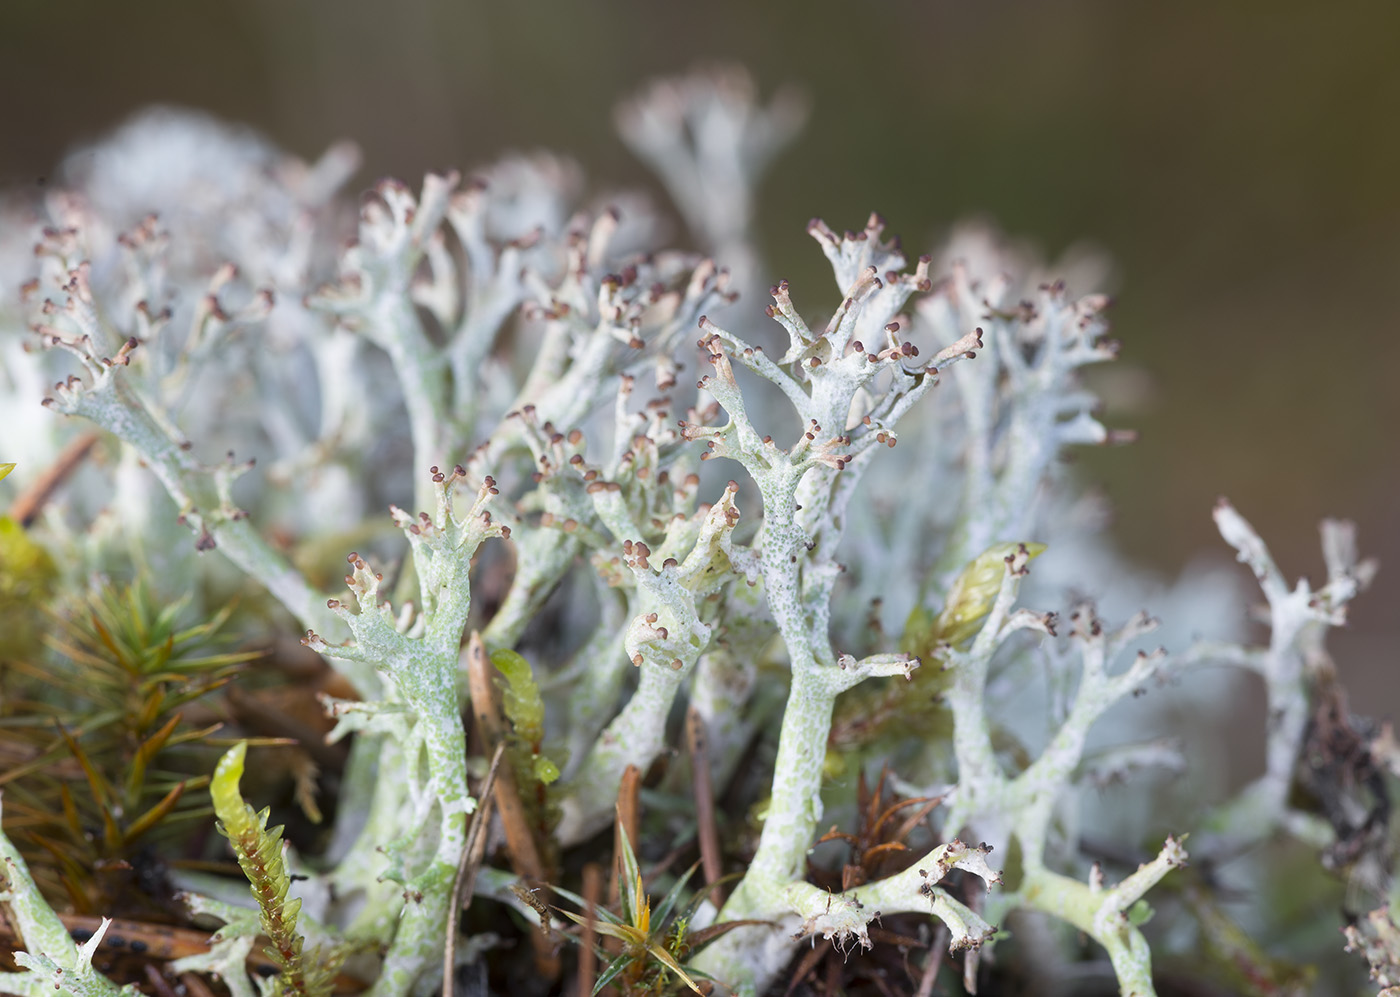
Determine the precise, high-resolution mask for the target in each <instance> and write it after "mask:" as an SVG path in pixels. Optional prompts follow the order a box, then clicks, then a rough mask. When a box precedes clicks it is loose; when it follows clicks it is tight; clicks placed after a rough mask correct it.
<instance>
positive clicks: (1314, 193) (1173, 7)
mask: <svg viewBox="0 0 1400 997" xmlns="http://www.w3.org/2000/svg"><path fill="white" fill-rule="evenodd" d="M1397 53H1400V5H1397V4H1395V3H1393V2H1392V3H1369V4H1368V3H1333V4H1329V3H1309V2H1284V3H1280V2H1272V3H1263V2H1240V3H1219V2H1200V0H1193V2H1187V3H1174V4H1147V3H1131V2H1124V0H1064V2H1041V3H1035V2H1031V0H985V2H981V3H970V2H960V3H805V4H802V5H797V4H757V3H741V2H726V3H692V4H668V5H662V4H643V3H620V2H618V3H601V2H600V3H567V4H566V3H534V4H493V5H479V4H475V3H466V2H454V0H400V2H395V3H371V2H367V0H339V2H322V3H307V2H290V0H242V2H238V3H221V4H220V3H189V2H185V0H160V2H150V0H146V2H140V3H137V2H129V3H96V2H93V3H81V4H78V3H64V2H49V3H37V2H35V3H29V2H18V0H9V2H7V3H5V4H4V6H3V9H0V93H3V95H4V96H3V98H0V101H3V103H0V107H3V117H4V127H3V130H2V131H0V134H3V136H4V141H3V143H0V178H3V182H4V184H5V186H22V185H25V184H34V183H38V182H40V181H41V178H45V177H46V176H47V174H48V172H49V171H50V170H51V169H52V168H53V167H54V165H55V164H56V163H57V162H58V160H59V158H60V157H61V155H62V154H63V152H64V150H65V149H67V148H68V147H69V146H70V145H72V144H73V143H74V142H75V141H78V140H83V139H90V138H93V137H96V136H98V135H100V134H101V133H102V132H103V131H105V130H106V129H108V128H110V127H111V126H113V125H114V124H116V123H117V122H119V121H120V120H122V119H123V118H124V117H125V116H126V115H128V114H130V113H131V112H133V111H135V110H136V109H138V108H140V107H142V106H144V105H146V104H149V103H151V102H163V103H176V104H183V105H187V106H192V107H197V108H203V109H207V110H209V111H212V112H215V113H216V114H219V115H221V116H223V117H226V118H229V119H233V120H237V121H243V122H248V123H250V124H253V125H255V126H257V127H258V128H260V129H261V130H263V131H264V132H266V133H268V134H269V135H270V136H271V137H272V138H274V139H275V140H276V141H277V142H279V143H281V144H282V145H283V146H285V147H287V148H289V149H291V150H293V151H295V152H297V153H299V154H301V155H303V156H308V157H310V156H314V155H316V154H317V153H319V152H320V151H321V150H322V149H323V148H324V147H325V146H326V145H327V144H328V143H329V142H331V141H332V140H334V139H337V138H341V137H349V138H353V139H355V140H356V141H358V142H359V143H360V144H361V146H362V148H363V149H364V151H365V157H366V158H365V169H364V171H363V172H362V174H361V176H360V180H361V181H362V182H363V183H365V184H368V182H370V181H371V180H372V179H374V178H375V177H376V176H379V175H382V174H395V175H398V176H402V177H405V178H408V179H413V178H416V177H417V176H419V175H421V173H422V172H423V171H425V170H427V169H433V168H436V169H442V168H445V167H450V166H457V167H463V168H470V167H471V166H473V165H475V164H479V163H483V162H486V161H488V160H490V159H492V158H494V157H496V156H497V155H499V154H500V153H502V152H503V151H506V150H511V149H529V148H536V147H548V148H551V149H556V150H561V151H565V152H568V153H571V154H573V155H575V156H576V157H577V158H579V159H580V160H581V161H582V163H583V164H584V166H585V167H586V168H587V170H588V172H589V174H590V176H591V178H592V179H593V181H594V182H595V184H598V185H600V186H604V187H616V186H623V185H632V186H636V185H645V186H651V187H653V188H654V186H655V185H654V183H653V181H652V180H651V178H650V177H649V176H648V175H647V174H646V173H645V171H644V170H643V169H642V168H641V166H640V165H639V164H638V163H636V162H635V161H634V160H633V159H632V158H631V157H630V155H629V154H628V153H627V151H626V150H625V149H624V148H623V147H622V145H621V143H620V142H619V141H618V140H617V139H616V138H615V137H614V135H613V130H612V124H611V111H612V107H613V104H614V103H615V101H616V100H617V99H618V98H620V97H622V96H624V95H626V94H628V93H630V92H631V91H633V90H634V89H635V88H636V87H637V86H638V85H639V84H640V83H642V82H643V81H645V80H647V79H648V78H650V77H652V76H655V75H658V74H666V73H675V72H679V71H682V70H685V69H687V68H689V67H691V66H693V65H695V64H697V63H702V62H708V61H716V60H726V61H729V60H732V61H737V62H740V63H742V64H743V65H745V66H747V67H748V68H749V69H750V70H751V71H752V72H753V73H754V74H755V75H756V77H757V78H758V79H759V81H760V83H761V85H762V87H763V90H764V92H765V93H767V92H770V91H771V90H772V89H773V88H774V87H776V86H777V85H780V84H783V83H795V84H797V85H799V86H800V87H801V88H803V89H804V90H805V91H806V92H807V94H808V95H809V97H810V98H811V101H812V109H813V114H812V119H811V121H810V123H809V126H808V129H807V131H806V132H805V134H804V136H803V138H802V139H801V140H800V142H799V143H798V144H797V145H796V146H795V147H794V148H792V149H791V150H790V151H789V152H788V153H787V154H786V155H785V156H784V157H783V158H782V159H781V160H780V161H779V162H778V164H777V165H776V167H775V168H774V170H773V171H772V173H771V174H770V177H769V181H768V183H767V186H766V190H765V194H764V196H763V198H762V200H761V205H760V219H759V224H760V230H761V236H762V240H763V246H764V249H765V252H766V255H767V258H768V260H769V261H770V262H771V263H772V265H773V266H775V267H776V268H777V270H778V272H779V273H780V274H781V275H783V276H786V277H789V278H791V279H792V280H793V281H794V283H795V284H797V286H798V287H799V289H800V288H801V287H803V286H806V287H808V288H813V289H816V288H820V289H823V293H824V289H825V288H826V284H827V282H828V281H829V276H828V275H827V274H826V273H824V270H825V264H824V262H823V261H822V259H821V257H820V255H819V254H818V253H817V252H816V251H815V249H814V247H813V246H812V245H811V244H810V242H809V240H808V239H807V237H806V236H805V235H804V233H803V226H804V223H805V222H806V220H807V219H808V217H809V216H811V215H814V214H820V215H822V216H823V217H825V218H826V219H827V220H828V221H829V222H831V223H832V225H834V226H835V227H837V228H843V227H858V226H859V224H860V223H861V222H862V221H863V219H864V217H865V214H866V213H867V212H868V211H869V210H870V209H872V208H876V209H878V210H880V211H881V212H882V213H883V214H884V215H885V216H886V217H887V218H888V219H889V220H890V223H891V226H892V228H893V229H894V230H895V231H898V232H900V233H902V234H903V236H904V238H905V243H906V245H907V246H909V247H910V248H915V247H920V248H922V247H925V246H928V247H931V246H932V245H933V241H934V238H935V236H936V235H937V234H938V233H939V232H940V231H943V230H945V229H946V227H947V226H948V225H950V224H951V223H953V222H955V221H957V220H958V219H962V218H965V217H967V216H969V215H978V216H982V217H985V218H987V219H990V220H992V221H994V222H995V223H997V224H998V225H999V226H1001V227H1002V228H1003V229H1005V230H1006V231H1007V232H1009V233H1011V234H1013V235H1016V236H1024V237H1027V238H1029V239H1030V240H1032V241H1033V242H1034V243H1035V244H1037V245H1038V246H1039V247H1040V248H1041V249H1043V250H1044V251H1045V252H1047V253H1048V254H1049V255H1051V256H1052V257H1053V256H1057V255H1058V254H1059V253H1061V252H1062V251H1063V250H1064V249H1065V248H1066V247H1068V246H1070V245H1072V244H1075V243H1079V242H1087V243H1088V244H1089V245H1091V246H1093V247H1095V248H1097V249H1098V250H1100V251H1102V252H1104V253H1106V254H1107V255H1108V256H1109V257H1111V258H1112V260H1113V261H1114V264H1115V269H1116V273H1117V279H1116V282H1115V287H1114V290H1115V293H1116V297H1117V304H1116V306H1115V310H1114V323H1115V333H1116V335H1117V336H1118V337H1120V338H1121V339H1122V340H1123V341H1124V347H1125V348H1124V358H1125V361H1126V362H1127V363H1128V364H1131V365H1133V366H1135V367H1137V368H1140V369H1142V370H1145V371H1148V372H1150V375H1151V381H1150V384H1151V390H1150V391H1148V392H1146V394H1145V395H1144V397H1143V399H1142V400H1141V402H1140V404H1139V405H1137V406H1135V407H1134V408H1133V410H1132V411H1126V410H1124V411H1120V412H1116V413H1115V412H1113V411H1110V413H1109V415H1110V420H1111V421H1113V422H1115V423H1116V424H1118V425H1123V426H1129V425H1130V426H1134V427H1136V428H1138V429H1140V430H1141V432H1142V438H1141V440H1140V442H1138V443H1137V444H1136V445H1134V446H1132V447H1130V448H1127V449H1117V450H1113V451H1096V452H1093V453H1088V454H1085V455H1083V456H1082V458H1081V464H1082V466H1083V467H1084V469H1085V471H1086V473H1087V474H1088V476H1089V477H1090V478H1092V479H1095V480H1100V481H1102V482H1103V483H1104V485H1105V487H1106V489H1107V490H1108V492H1109V494H1110V495H1111V497H1112V498H1113V500H1114V503H1115V505H1116V508H1117V511H1118V520H1117V523H1116V525H1115V530H1116V531H1117V533H1118V536H1119V538H1120V540H1121V542H1122V543H1123V545H1124V547H1125V549H1126V550H1128V551H1129V552H1130V553H1131V554H1132V555H1133V556H1134V557H1136V558H1138V559H1139V560H1141V561H1143V562H1145V563H1148V564H1151V565H1154V566H1156V567H1158V568H1160V569H1162V570H1165V571H1175V570H1177V569H1178V568H1180V567H1181V565H1182V564H1184V563H1185V562H1186V560H1188V559H1189V558H1190V557H1191V556H1192V555H1193V554H1194V553H1196V552H1198V551H1200V550H1207V549H1208V550H1216V551H1222V550H1223V548H1222V545H1221V544H1220V542H1219V540H1218V538H1216V536H1215V534H1214V530H1213V527H1212V524H1211V520H1210V508H1211V505H1212V502H1213V501H1214V499H1215V498H1216V496H1217V495H1222V494H1223V495H1228V496H1229V497H1230V498H1231V499H1232V500H1233V501H1234V502H1235V503H1236V505H1237V506H1238V507H1239V508H1240V509H1241V511H1243V512H1244V513H1245V514H1246V515H1248V516H1249V517H1250V518H1251V519H1253V521H1254V522H1255V524H1256V525H1257V526H1258V527H1259V528H1260V531H1261V532H1262V533H1263V534H1264V536H1265V537H1266V538H1267V539H1268V540H1269V542H1270V543H1271V544H1272V546H1273V547H1274V550H1275V552H1276V553H1277V554H1278V556H1279V559H1280V561H1281V562H1282V564H1283V566H1284V569H1285V571H1287V572H1288V573H1289V574H1290V575H1296V574H1299V573H1307V574H1309V575H1310V576H1311V577H1313V578H1314V580H1319V579H1320V578H1321V575H1322V571H1321V560H1320V556H1319V554H1318V547H1317V539H1316V531H1315V525H1316V523H1317V521H1318V520H1319V519H1320V518H1321V517H1323V516H1324V515H1339V516H1346V517H1351V518H1354V519H1356V520H1357V521H1358V522H1359V523H1360V526H1361V540H1362V545H1363V548H1364V550H1365V551H1366V552H1368V553H1372V554H1376V555H1378V556H1380V557H1381V558H1382V560H1383V562H1384V565H1385V567H1383V570H1382V574H1381V576H1380V581H1379V585H1378V588H1377V589H1376V590H1374V591H1373V592H1372V593H1371V594H1370V595H1368V596H1367V597H1365V598H1364V599H1363V600H1362V601H1361V602H1360V604H1359V605H1358V607H1357V610H1356V612H1355V613H1354V616H1353V621H1352V625H1351V627H1350V628H1349V631H1348V632H1347V633H1345V634H1342V635H1340V636H1339V638H1338V639H1337V640H1335V641H1334V643H1333V647H1334V648H1335V649H1336V650H1337V652H1338V657H1339V661H1340V664H1341V668H1342V671H1343V677H1344V679H1345V680H1346V682H1347V684H1348V685H1349V686H1350V688H1351V690H1352V693H1353V697H1354V702H1355V703H1356V704H1357V705H1358V706H1359V707H1360V708H1361V709H1362V710H1363V711H1364V712H1368V713H1372V714H1376V713H1382V714H1383V713H1387V712H1389V713H1395V712H1400V682H1397V681H1396V680H1395V677H1394V669H1395V668H1396V667H1397V666H1400V660H1397V659H1398V658H1400V653H1397V652H1398V651H1400V517H1397V515H1396V505H1397V503H1396V496H1397V493H1400V445H1397V443H1396V441H1395V436H1396V432H1397V429H1400V390H1397V388H1396V386H1395V384H1394V381H1395V377H1396V373H1397V371H1400V336H1397V335H1396V333H1397V331H1400V330H1397V318H1396V306H1395V301H1394V296H1395V295H1394V287H1395V281H1394V275H1395V273H1396V269H1397V264H1400V129H1397V128H1396V121H1397V117H1400V69H1397V65H1396V62H1397ZM807 300H808V302H809V304H810V303H811V302H812V294H810V293H809V294H808V296H807ZM817 303H819V304H824V303H825V301H824V299H819V300H818V302H817ZM753 304H754V307H755V308H757V307H760V306H761V302H754V303H753Z"/></svg>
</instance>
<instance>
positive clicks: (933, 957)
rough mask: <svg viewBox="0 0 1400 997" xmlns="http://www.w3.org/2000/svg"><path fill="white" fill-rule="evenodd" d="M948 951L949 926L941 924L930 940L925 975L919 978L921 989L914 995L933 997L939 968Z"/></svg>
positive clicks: (915, 996) (917, 996) (916, 996)
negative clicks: (944, 954)
mask: <svg viewBox="0 0 1400 997" xmlns="http://www.w3.org/2000/svg"><path fill="white" fill-rule="evenodd" d="M946 951H948V928H947V926H946V925H943V924H940V925H939V926H938V927H937V928H935V929H934V932H933V941H931V942H929V950H928V959H927V960H925V961H924V975H923V976H921V977H920V978H919V989H918V990H916V991H914V997H932V995H933V985H934V983H936V982H937V981H938V970H939V967H941V966H942V965H943V953H944V952H946Z"/></svg>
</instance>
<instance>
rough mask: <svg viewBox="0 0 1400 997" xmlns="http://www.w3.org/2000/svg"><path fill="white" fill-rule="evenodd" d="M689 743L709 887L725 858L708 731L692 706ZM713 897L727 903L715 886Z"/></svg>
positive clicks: (718, 903) (721, 871)
mask: <svg viewBox="0 0 1400 997" xmlns="http://www.w3.org/2000/svg"><path fill="white" fill-rule="evenodd" d="M685 734H686V743H687V746H688V747H689V749H690V769H691V784H692V786H693V788H694V790H695V817H696V822H697V823H696V827H697V830H696V834H697V835H698V837H699V839H700V866H701V870H702V872H703V873H704V876H705V885H706V886H709V885H710V884H711V883H713V882H714V881H715V880H717V879H719V878H720V877H721V876H722V875H724V860H723V858H722V856H721V853H720V847H719V824H718V823H717V822H716V820H715V794H714V786H713V785H712V784H711V782H710V743H709V738H708V736H707V732H706V730H705V718H704V717H702V716H700V711H699V710H697V709H695V707H693V706H692V707H691V708H690V709H689V710H687V711H686V714H685ZM712 899H713V900H714V904H715V906H716V907H723V906H724V891H723V888H721V887H716V888H715V892H714V894H713V897H712Z"/></svg>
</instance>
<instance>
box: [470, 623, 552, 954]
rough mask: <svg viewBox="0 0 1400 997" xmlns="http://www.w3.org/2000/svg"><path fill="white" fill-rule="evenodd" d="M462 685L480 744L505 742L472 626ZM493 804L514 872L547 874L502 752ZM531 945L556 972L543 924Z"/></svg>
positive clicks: (539, 877)
mask: <svg viewBox="0 0 1400 997" xmlns="http://www.w3.org/2000/svg"><path fill="white" fill-rule="evenodd" d="M467 685H468V688H469V690H470V692H471V709H472V716H473V717H474V718H475V720H476V725H477V730H478V731H479V732H480V736H481V741H482V744H483V745H484V746H485V747H487V748H491V747H492V746H493V745H497V744H504V743H505V742H506V722H505V717H504V715H503V714H502V711H501V706H500V702H499V700H498V698H497V695H496V683H495V672H494V667H493V666H492V664H491V659H490V658H489V657H487V654H486V644H485V643H484V642H483V641H482V639H481V634H480V633H478V632H477V631H472V635H471V639H470V640H469V641H468V643H467ZM494 796H495V800H496V809H497V810H499V811H500V814H501V827H502V828H503V829H504V831H505V835H506V854H507V855H509V856H510V866H511V868H512V869H514V870H515V873H516V875H518V876H520V878H521V879H523V880H525V881H526V882H527V883H543V882H545V881H547V880H548V878H549V877H548V875H547V874H546V872H545V867H544V860H543V859H542V858H541V857H540V851H539V847H538V845H536V843H535V836H534V833H533V832H532V831H531V830H530V820H529V817H528V816H527V815H526V812H525V804H524V803H523V802H522V801H521V799H520V786H519V784H518V783H517V782H516V780H515V766H514V765H512V764H511V762H510V759H509V758H506V757H502V758H501V761H500V772H499V773H498V775H497V778H496V786H495V793H494ZM531 939H532V942H533V944H534V947H535V968H536V971H537V972H539V973H540V975H541V976H543V977H544V978H546V979H550V980H552V979H555V978H556V977H557V976H558V975H559V959H558V956H557V955H555V953H554V947H553V944H552V942H551V941H550V938H549V932H548V930H547V929H546V928H544V927H543V926H542V927H540V928H539V929H537V930H536V931H535V932H534V934H533V935H532V936H531Z"/></svg>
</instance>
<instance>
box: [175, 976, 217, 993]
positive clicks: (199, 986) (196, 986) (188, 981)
mask: <svg viewBox="0 0 1400 997" xmlns="http://www.w3.org/2000/svg"><path fill="white" fill-rule="evenodd" d="M180 982H181V983H183V984H184V985H185V989H186V990H187V991H189V994H190V997H214V991H212V990H210V989H209V984H207V983H205V982H204V980H203V978H201V977H200V975H199V974H198V973H181V974H180Z"/></svg>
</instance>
